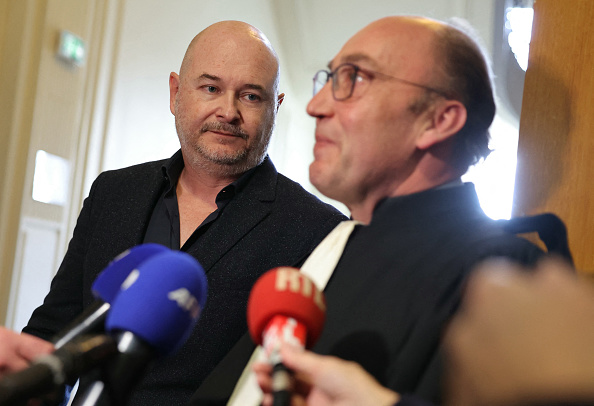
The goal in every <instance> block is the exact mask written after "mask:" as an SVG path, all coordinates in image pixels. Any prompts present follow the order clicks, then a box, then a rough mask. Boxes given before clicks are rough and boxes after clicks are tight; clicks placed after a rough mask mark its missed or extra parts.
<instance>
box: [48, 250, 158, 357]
mask: <svg viewBox="0 0 594 406" xmlns="http://www.w3.org/2000/svg"><path fill="white" fill-rule="evenodd" d="M168 250H169V249H168V248H166V247H164V246H163V245H159V244H142V245H138V246H136V247H132V248H131V249H129V250H127V251H125V252H123V253H121V254H120V255H118V256H117V257H116V258H115V259H114V260H113V261H111V262H110V263H109V265H107V267H106V268H105V269H104V270H103V271H101V273H100V274H99V276H97V279H95V282H93V286H92V287H91V290H92V292H93V295H94V296H95V298H96V299H97V300H95V302H93V303H92V304H91V305H90V306H89V307H87V308H86V309H85V310H84V311H83V313H82V314H80V315H79V316H78V317H77V318H76V319H74V320H73V321H72V322H71V323H70V324H69V325H68V326H67V327H66V328H65V329H63V330H62V331H61V332H60V333H58V334H57V335H56V337H54V339H53V343H54V347H55V349H60V348H61V347H62V346H64V345H65V344H67V343H69V342H71V341H73V340H75V339H76V338H77V337H80V336H81V335H84V334H89V333H99V332H103V327H104V323H105V317H106V315H107V312H108V311H109V309H110V307H111V303H112V302H113V300H114V299H115V297H116V296H117V294H118V293H119V292H120V287H121V286H122V283H123V282H124V281H125V280H126V278H127V277H128V276H129V275H130V273H131V272H132V271H133V270H134V269H136V268H137V267H138V266H139V265H140V264H141V263H142V262H144V261H146V260H147V259H149V258H150V257H152V256H154V255H157V254H160V253H163V252H166V251H168Z"/></svg>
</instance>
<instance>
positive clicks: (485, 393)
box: [445, 259, 594, 406]
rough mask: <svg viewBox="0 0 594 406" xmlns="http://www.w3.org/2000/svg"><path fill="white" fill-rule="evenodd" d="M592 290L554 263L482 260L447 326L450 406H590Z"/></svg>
mask: <svg viewBox="0 0 594 406" xmlns="http://www.w3.org/2000/svg"><path fill="white" fill-rule="evenodd" d="M593 342H594V286H592V284H591V282H590V281H583V280H580V279H579V277H578V276H577V275H576V274H575V272H573V269H572V268H571V267H570V266H569V265H568V264H566V263H565V262H563V261H561V260H558V259H549V260H546V261H543V262H541V263H539V265H538V267H537V268H536V271H535V272H533V273H527V272H525V270H523V269H521V268H520V267H518V266H517V265H515V264H511V263H508V262H506V261H497V262H487V263H485V264H483V265H481V266H480V268H479V269H478V271H477V272H476V273H475V274H474V275H473V276H472V278H471V279H470V281H469V283H468V287H467V289H466V294H465V298H464V302H463V306H462V308H461V309H460V311H459V312H458V315H457V316H456V318H455V319H454V321H453V322H452V323H451V325H450V327H449V328H448V331H447V334H446V337H445V343H446V348H447V354H448V360H449V363H448V373H447V392H448V404H450V405H456V406H466V405H493V406H495V405H545V404H555V405H561V404H563V405H569V404H573V403H575V404H585V403H586V402H587V403H588V404H594V351H592V343H593Z"/></svg>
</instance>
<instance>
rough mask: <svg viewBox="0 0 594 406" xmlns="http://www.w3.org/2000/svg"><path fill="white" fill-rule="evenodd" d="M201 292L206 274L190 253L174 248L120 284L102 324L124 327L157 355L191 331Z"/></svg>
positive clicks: (203, 294) (202, 297)
mask: <svg viewBox="0 0 594 406" xmlns="http://www.w3.org/2000/svg"><path fill="white" fill-rule="evenodd" d="M135 278H136V279H135ZM206 291H207V280H206V275H205V274H204V270H203V269H202V266H201V265H200V264H199V263H198V261H196V259H195V258H194V257H192V256H191V255H189V254H186V253H184V252H180V251H169V252H165V253H162V254H158V255H155V256H154V257H152V258H150V259H148V260H147V261H145V262H143V263H142V264H140V266H139V267H138V269H137V270H135V271H133V272H132V273H131V274H130V276H129V278H128V279H127V280H126V281H125V282H124V286H122V291H121V293H120V294H119V295H118V296H117V297H116V299H115V300H114V302H113V303H112V306H111V311H110V313H109V314H108V315H107V320H106V322H105V328H106V330H107V331H108V332H112V331H114V330H119V331H130V332H132V333H134V334H135V335H136V336H137V337H139V338H141V339H143V340H144V341H145V342H146V343H147V344H149V345H150V346H152V347H153V348H155V349H157V350H158V351H159V352H161V353H162V354H168V353H172V352H174V351H175V350H177V349H178V348H179V347H180V346H181V345H183V343H184V342H185V341H186V339H187V338H188V336H189V335H190V333H191V332H192V329H193V327H194V325H195V324H196V321H197V320H198V317H199V315H200V312H201V310H202V309H203V308H204V305H205V303H206V294H207V293H206Z"/></svg>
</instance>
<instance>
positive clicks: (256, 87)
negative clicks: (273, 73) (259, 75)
mask: <svg viewBox="0 0 594 406" xmlns="http://www.w3.org/2000/svg"><path fill="white" fill-rule="evenodd" d="M244 87H245V88H246V89H252V90H259V91H261V92H265V91H266V89H264V86H261V85H256V84H253V83H246V84H245V85H244Z"/></svg>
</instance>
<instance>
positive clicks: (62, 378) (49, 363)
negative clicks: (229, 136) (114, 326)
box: [0, 335, 118, 406]
mask: <svg viewBox="0 0 594 406" xmlns="http://www.w3.org/2000/svg"><path fill="white" fill-rule="evenodd" d="M117 353H118V350H117V345H116V342H115V340H114V339H113V338H112V337H110V336H107V335H98V336H90V337H86V336H83V337H79V338H78V339H77V340H75V341H71V342H69V343H67V344H65V345H64V346H62V348H60V349H58V350H56V351H54V352H53V353H51V354H49V355H46V356H43V357H41V358H38V359H36V360H35V361H33V363H32V364H31V365H30V366H29V367H28V368H26V369H24V370H22V371H19V372H15V373H12V374H9V375H6V376H5V377H4V378H3V379H2V380H0V405H2V406H7V405H14V404H18V403H19V402H24V401H26V400H28V399H30V398H35V397H40V396H44V395H46V394H48V393H50V392H52V391H53V390H55V389H58V388H60V387H61V386H62V385H64V384H65V383H66V382H69V381H71V380H74V379H76V378H77V377H78V376H79V375H80V374H81V373H83V372H85V371H88V370H89V369H91V368H93V367H95V366H97V365H99V364H101V363H102V362H105V360H107V359H109V358H111V357H113V356H115V355H116V354H117Z"/></svg>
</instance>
